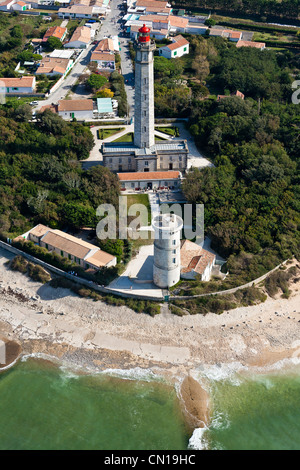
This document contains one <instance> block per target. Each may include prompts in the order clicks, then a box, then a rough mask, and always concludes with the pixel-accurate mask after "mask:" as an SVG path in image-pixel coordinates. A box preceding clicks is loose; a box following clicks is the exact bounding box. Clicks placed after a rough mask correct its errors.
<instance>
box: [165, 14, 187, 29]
mask: <svg viewBox="0 0 300 470" xmlns="http://www.w3.org/2000/svg"><path fill="white" fill-rule="evenodd" d="M168 20H169V23H170V28H169V30H170V33H185V30H186V28H187V27H188V24H189V20H188V18H182V17H180V16H175V15H169V16H168Z"/></svg>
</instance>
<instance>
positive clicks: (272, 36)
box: [253, 32, 298, 43]
mask: <svg viewBox="0 0 300 470" xmlns="http://www.w3.org/2000/svg"><path fill="white" fill-rule="evenodd" d="M253 41H258V42H264V41H277V42H283V43H284V42H294V41H295V42H297V43H298V41H297V39H296V40H295V36H291V35H289V34H280V33H276V32H274V33H261V32H259V33H254V35H253Z"/></svg>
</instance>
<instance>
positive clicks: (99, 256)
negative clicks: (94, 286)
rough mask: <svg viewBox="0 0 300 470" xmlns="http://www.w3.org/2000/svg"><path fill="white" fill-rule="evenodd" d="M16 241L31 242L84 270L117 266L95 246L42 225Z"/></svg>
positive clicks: (110, 257)
mask: <svg viewBox="0 0 300 470" xmlns="http://www.w3.org/2000/svg"><path fill="white" fill-rule="evenodd" d="M18 239H25V240H28V241H32V242H33V243H35V244H37V245H39V246H41V247H42V248H46V249H47V250H48V251H52V252H55V253H57V254H58V255H60V256H62V257H64V258H67V259H69V260H70V261H73V262H74V263H76V264H78V265H79V266H81V267H83V268H84V269H95V270H99V269H101V268H102V267H111V266H115V265H116V264H117V259H116V257H115V256H113V255H111V254H109V253H106V252H105V251H102V250H100V248H98V247H97V246H96V245H92V244H91V243H88V242H85V241H83V240H81V239H80V238H76V237H73V236H72V235H69V234H68V233H65V232H62V231H61V230H52V229H51V228H49V227H46V226H45V225H42V224H39V225H37V226H36V227H34V228H33V229H31V230H30V231H29V232H27V233H25V234H24V235H22V236H20V237H18Z"/></svg>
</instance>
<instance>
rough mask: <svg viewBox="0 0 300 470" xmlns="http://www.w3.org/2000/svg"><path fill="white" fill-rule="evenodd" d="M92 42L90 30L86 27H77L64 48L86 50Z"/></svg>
mask: <svg viewBox="0 0 300 470" xmlns="http://www.w3.org/2000/svg"><path fill="white" fill-rule="evenodd" d="M91 40H92V36H91V29H90V28H88V27H87V26H79V27H78V28H76V29H75V31H74V33H73V34H72V37H71V39H70V41H69V42H67V43H66V44H64V47H67V48H68V47H70V48H72V49H86V48H87V47H88V45H89V44H90V42H91Z"/></svg>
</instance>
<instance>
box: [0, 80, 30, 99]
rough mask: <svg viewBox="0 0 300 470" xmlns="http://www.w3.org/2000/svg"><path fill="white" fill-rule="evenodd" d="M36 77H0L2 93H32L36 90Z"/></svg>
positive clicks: (0, 92) (0, 90) (0, 91)
mask: <svg viewBox="0 0 300 470" xmlns="http://www.w3.org/2000/svg"><path fill="white" fill-rule="evenodd" d="M35 84H36V79H35V77H28V76H22V77H20V78H0V94H5V93H6V94H14V95H22V94H26V93H28V94H31V93H34V92H35Z"/></svg>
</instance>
